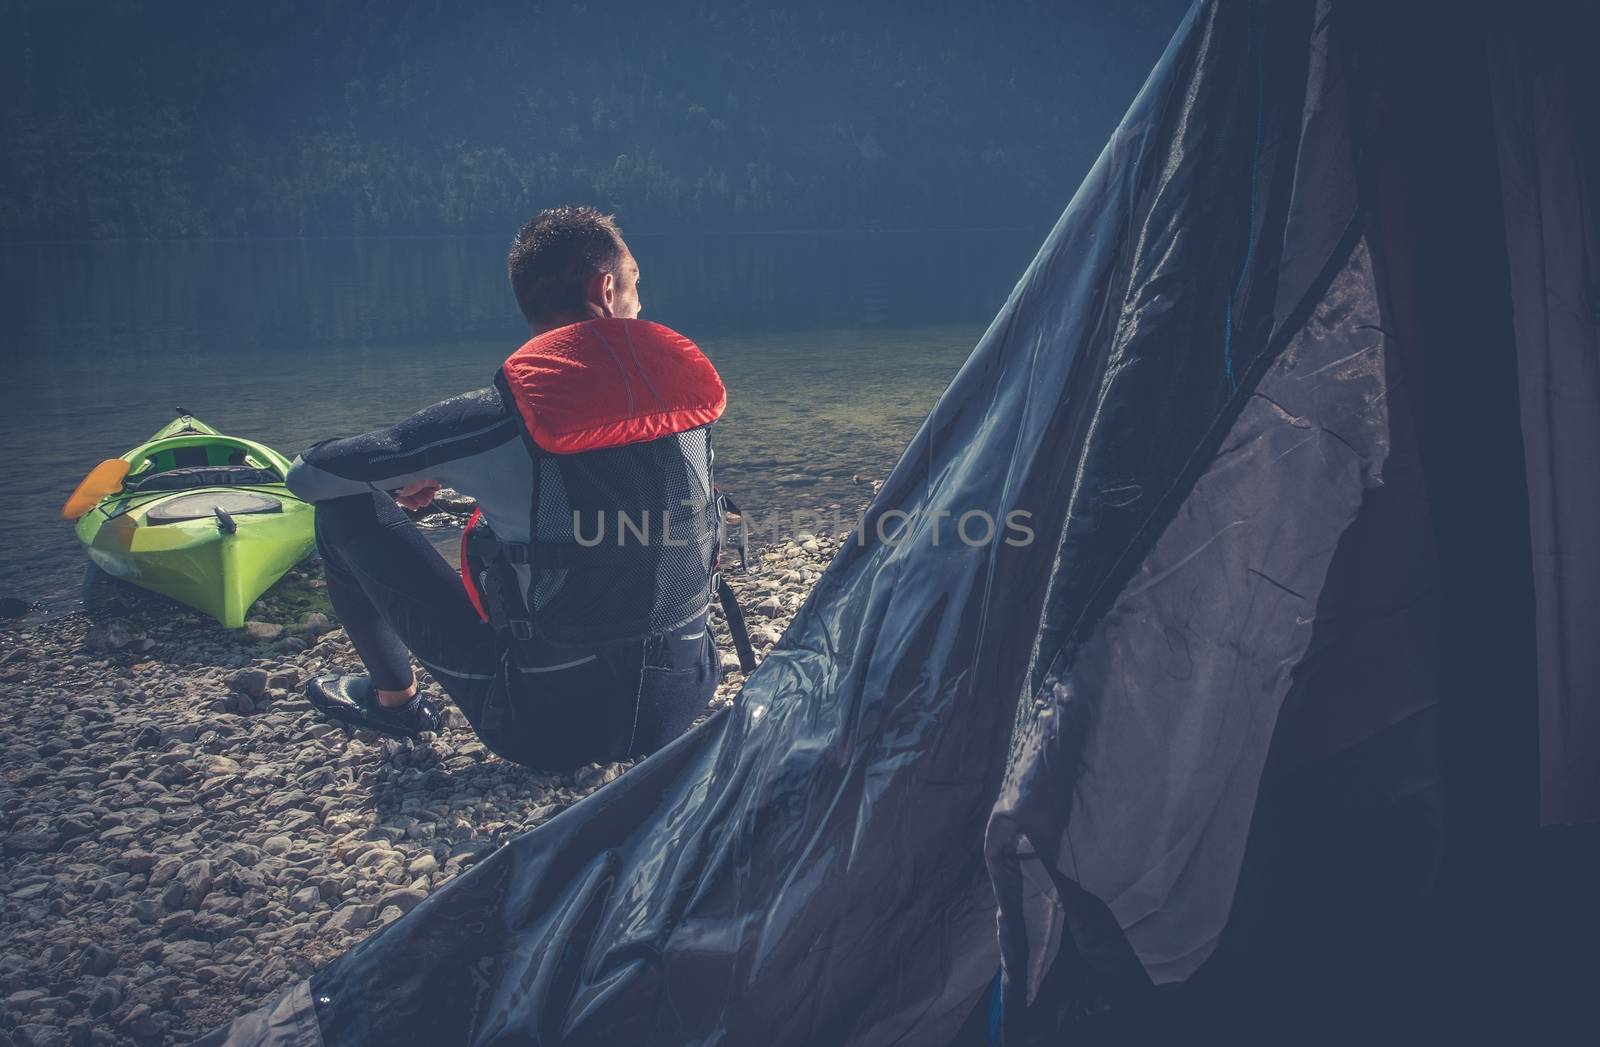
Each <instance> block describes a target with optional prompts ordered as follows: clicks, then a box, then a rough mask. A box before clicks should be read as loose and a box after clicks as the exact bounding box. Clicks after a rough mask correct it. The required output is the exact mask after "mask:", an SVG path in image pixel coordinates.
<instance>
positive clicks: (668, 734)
mask: <svg viewBox="0 0 1600 1047" xmlns="http://www.w3.org/2000/svg"><path fill="white" fill-rule="evenodd" d="M721 679H722V669H721V666H720V664H719V662H718V660H717V646H716V641H715V640H714V639H713V638H712V636H711V630H710V629H708V628H707V627H706V620H705V618H703V617H702V618H700V619H697V620H696V621H694V622H691V623H690V624H688V625H686V626H681V627H680V628H677V629H674V630H672V631H671V632H669V633H663V634H662V635H660V636H654V637H651V638H650V639H649V640H648V641H646V643H645V650H644V675H643V678H642V679H641V680H640V686H639V704H638V711H637V719H636V726H635V729H634V731H633V743H632V752H633V753H634V754H635V755H645V754H647V753H652V752H655V751H656V750H657V749H659V748H661V747H662V746H663V745H666V744H667V743H668V742H670V741H672V739H674V738H676V737H677V736H678V735H680V734H682V733H683V732H684V731H687V730H688V729H689V725H690V724H692V723H694V721H695V718H696V717H698V716H699V715H700V714H701V713H703V712H705V709H706V704H707V703H708V702H710V701H711V697H712V695H714V694H715V693H716V690H717V684H718V683H719V682H721Z"/></svg>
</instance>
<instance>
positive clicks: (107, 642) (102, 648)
mask: <svg viewBox="0 0 1600 1047" xmlns="http://www.w3.org/2000/svg"><path fill="white" fill-rule="evenodd" d="M143 639H144V633H142V632H140V631H139V629H138V627H137V626H135V625H134V624H133V623H132V622H130V621H128V620H127V619H126V618H109V619H107V620H106V621H103V622H96V623H94V624H93V625H91V626H89V631H88V632H87V633H86V634H84V637H83V645H84V646H85V647H87V648H88V649H89V650H91V651H98V652H100V653H106V652H110V651H120V650H122V649H123V648H124V647H126V646H128V645H129V644H132V643H137V642H138V641H140V640H143Z"/></svg>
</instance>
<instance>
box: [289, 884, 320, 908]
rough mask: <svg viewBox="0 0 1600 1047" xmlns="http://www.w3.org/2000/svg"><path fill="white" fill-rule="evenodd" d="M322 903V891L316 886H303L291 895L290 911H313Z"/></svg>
mask: <svg viewBox="0 0 1600 1047" xmlns="http://www.w3.org/2000/svg"><path fill="white" fill-rule="evenodd" d="M321 904H322V892H321V891H319V890H317V889H316V888H315V887H302V888H300V889H299V890H298V891H295V892H294V893H293V894H291V895H290V896H289V911H290V912H311V911H313V910H315V909H317V908H318V907H319V906H321Z"/></svg>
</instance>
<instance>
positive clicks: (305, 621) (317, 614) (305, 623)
mask: <svg viewBox="0 0 1600 1047" xmlns="http://www.w3.org/2000/svg"><path fill="white" fill-rule="evenodd" d="M332 628H333V622H331V621H329V620H328V616H327V615H325V614H323V613H322V612H321V611H307V612H306V613H305V614H303V615H301V616H300V631H301V632H303V633H307V634H309V635H311V636H321V635H322V634H323V633H325V632H327V631H328V630H330V629H332Z"/></svg>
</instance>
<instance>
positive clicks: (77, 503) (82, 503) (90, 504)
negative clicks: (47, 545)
mask: <svg viewBox="0 0 1600 1047" xmlns="http://www.w3.org/2000/svg"><path fill="white" fill-rule="evenodd" d="M127 475H128V463H127V462H125V461H123V460H122V459H121V458H112V459H110V460H108V461H104V462H101V463H100V464H99V465H97V466H95V467H94V468H93V469H90V470H89V475H88V476H85V477H84V478H83V482H82V483H80V484H79V485H78V489H77V490H76V491H73V492H72V497H71V498H68V499H67V504H66V505H63V506H62V507H61V516H62V518H63V519H66V520H76V519H77V518H78V517H80V516H82V515H83V514H84V513H86V512H88V511H89V510H90V509H93V508H94V507H95V506H96V505H98V504H99V502H100V499H102V498H104V497H105V496H106V495H108V494H116V493H117V492H118V491H120V490H122V480H123V478H124V477H126V476H127Z"/></svg>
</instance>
